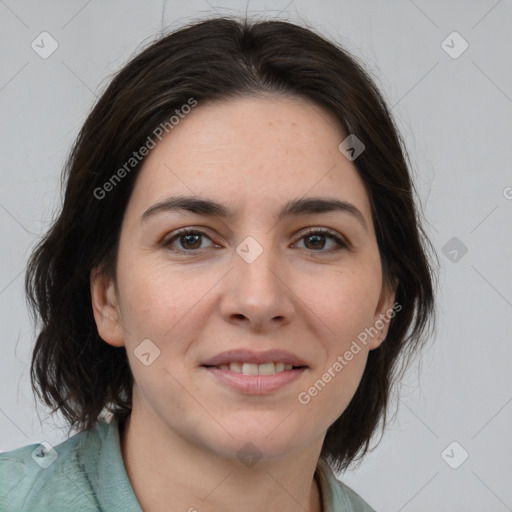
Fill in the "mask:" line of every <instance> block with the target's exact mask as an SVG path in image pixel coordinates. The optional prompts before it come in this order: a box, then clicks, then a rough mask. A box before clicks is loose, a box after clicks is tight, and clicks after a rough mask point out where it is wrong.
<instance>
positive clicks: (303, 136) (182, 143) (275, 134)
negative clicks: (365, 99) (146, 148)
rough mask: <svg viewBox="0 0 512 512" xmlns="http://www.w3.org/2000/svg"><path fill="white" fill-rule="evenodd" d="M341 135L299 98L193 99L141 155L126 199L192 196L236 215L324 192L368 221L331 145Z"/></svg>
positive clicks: (356, 182)
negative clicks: (169, 128) (348, 204)
mask: <svg viewBox="0 0 512 512" xmlns="http://www.w3.org/2000/svg"><path fill="white" fill-rule="evenodd" d="M345 137H346V133H345V132H344V130H343V129H342V127H341V125H340V123H339V122H338V121H337V119H336V118H335V117H334V115H333V114H331V113H330V112H329V111H327V110H326V109H324V108H322V107H320V106H318V105H316V104H314V103H312V102H310V101H307V100H304V99H302V98H299V97H264V98H263V97H244V98H236V99H230V100H224V101H218V102H214V103H205V104H201V103H199V104H198V106H196V107H195V108H194V109H193V110H192V112H191V113H190V114H188V115H187V116H185V117H184V118H182V119H181V120H180V122H179V123H178V124H177V125H175V126H174V128H173V129H172V131H170V133H169V134H168V135H166V136H165V137H164V138H163V140H162V141H161V142H159V143H158V144H157V145H156V147H155V148H154V149H152V150H151V152H150V153H149V154H148V156H147V157H146V159H145V161H144V163H143V166H142V168H141V170H140V173H139V176H138V178H137V184H136V186H135V189H134V192H133V197H132V200H131V203H132V206H133V207H135V208H136V209H137V210H138V211H140V210H142V209H146V208H148V207H149V206H151V205H152V204H154V203H156V202H158V201H162V200H164V199H165V198H167V197H169V196H172V195H179V194H186V195H195V194H197V195H198V196H207V197H209V198H211V199H215V200H216V201H218V202H220V203H223V204H226V205H227V206H228V207H229V209H230V210H231V211H232V212H234V213H236V214H241V215H242V214H243V212H244V211H247V209H251V208H258V209H260V210H262V212H263V210H264V211H265V212H270V213H271V212H272V211H273V210H274V209H275V211H276V212H277V211H278V209H279V210H281V208H282V205H283V204H285V203H287V202H289V201H290V199H297V198H300V197H305V196H324V197H325V196H326V195H327V196H329V197H332V198H337V199H341V200H345V201H350V202H351V203H353V204H355V206H356V207H357V208H358V209H360V210H361V211H362V212H363V215H364V216H365V218H367V220H369V219H370V218H371V212H370V205H369V201H368V198H367V194H366V190H365V187H364V185H363V183H362V181H361V179H360V178H359V175H358V173H357V170H356V167H355V165H354V163H353V162H350V161H349V160H347V159H346V158H345V157H344V156H343V155H342V153H341V152H340V151H339V149H338V146H339V144H340V143H341V141H342V140H344V138H345ZM134 205H135V206H134Z"/></svg>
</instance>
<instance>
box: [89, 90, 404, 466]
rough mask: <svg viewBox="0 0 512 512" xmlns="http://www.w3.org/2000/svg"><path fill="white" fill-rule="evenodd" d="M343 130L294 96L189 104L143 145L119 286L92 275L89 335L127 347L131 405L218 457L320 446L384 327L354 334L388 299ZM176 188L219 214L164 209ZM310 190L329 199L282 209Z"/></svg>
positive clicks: (281, 452) (369, 218)
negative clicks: (249, 447) (149, 145)
mask: <svg viewBox="0 0 512 512" xmlns="http://www.w3.org/2000/svg"><path fill="white" fill-rule="evenodd" d="M346 136H347V134H345V133H344V132H343V130H342V129H341V128H340V126H338V124H337V123H336V120H335V119H334V117H332V115H331V114H330V113H329V112H327V111H324V110H323V109H321V108H320V107H318V106H317V105H314V104H312V103H309V102H307V101H306V100H304V99H301V98H282V97H279V98H276V97H272V98H243V99H233V100H229V101H223V102H218V103H210V104H199V105H198V106H197V107H196V108H195V109H194V110H193V111H192V112H191V113H190V114H189V115H188V116H187V117H185V118H184V119H182V120H181V121H180V123H179V124H178V125H177V126H175V127H174V128H173V130H172V131H171V132H170V133H169V135H168V136H167V137H166V138H164V139H163V140H162V142H160V143H158V145H157V146H156V147H155V148H154V149H152V150H151V152H150V154H149V155H148V156H147V157H146V159H145V161H144V164H143V166H142V169H141V171H140V173H139V175H138V177H137V181H136V183H135V187H134V190H133V193H132V196H131V198H130V200H129V204H128V206H127V209H126V212H125V216H124V220H123V224H122V229H121V236H120V243H119V253H118V261H117V274H116V281H115V282H114V281H113V280H109V279H108V278H105V277H101V276H100V277H98V274H96V273H95V272H93V273H92V274H91V284H92V292H93V306H94V313H95V318H96V323H97V325H98V331H99V333H100V336H101V337H102V338H103V339H104V340H105V341H106V342H107V343H110V344H112V345H116V346H123V345H124V346H125V347H126V351H127V355H128V359H129V363H130V366H131V369H132V372H133V375H134V379H135V386H134V396H133V401H134V405H133V406H134V411H135V410H136V409H137V410H138V411H139V412H142V413H143V415H144V417H152V418H158V420H159V421H161V422H162V423H163V424H164V425H166V426H167V427H168V428H169V429H170V430H171V431H172V432H173V433H175V434H176V435H178V436H180V437H181V438H183V439H186V440H187V441H189V442H191V443H193V444H194V445H195V446H198V447H200V448H202V449H205V450H209V451H212V452H215V453H217V454H218V455H221V456H225V457H236V453H237V451H238V450H240V448H241V447H242V446H244V445H245V444H246V443H247V442H251V443H252V444H254V445H255V446H256V447H257V448H258V449H259V450H260V451H261V452H262V454H263V456H265V457H269V458H272V457H282V456H285V455H286V454H288V453H291V452H293V451H294V450H297V449H301V448H302V449H307V447H308V446H313V445H314V446H316V447H317V448H318V447H319V446H320V445H321V442H322V440H323V437H324V436H325V433H326V430H327V428H328V427H329V426H330V425H331V424H332V423H333V422H334V421H335V420H336V419H337V418H338V417H339V416H340V414H341V413H342V412H343V411H344V410H345V408H346V407H347V405H348V403H349V401H350V399H351V398H352V396H353V395H354V393H355V391H356V389H357V386H358V384H359V382H360V379H361V376H362V373H363V370H364V367H365V363H366V359H367V356H368V352H369V350H373V349H376V348H377V347H378V346H379V343H380V341H379V339H378V338H383V337H385V334H386V330H385V329H386V327H387V325H385V326H384V333H381V332H380V330H379V332H378V335H375V336H369V337H368V335H367V339H366V340H365V342H364V343H363V342H361V341H360V340H361V333H362V332H364V331H365V329H366V328H370V327H372V326H374V325H375V323H376V321H377V320H379V319H380V318H382V316H380V315H382V314H384V315H386V312H387V311H389V309H390V308H391V306H392V304H393V299H394V295H393V293H391V292H388V291H387V289H386V288H384V287H383V286H382V270H381V263H380V258H379V250H378V246H377V241H376V237H375V232H374V227H373V220H372V215H371V209H370V203H369V199H368V196H367V193H366V191H365V188H364V186H363V183H362V181H361V179H360V178H359V177H358V174H357V171H356V168H355V166H354V164H353V162H351V161H349V160H348V159H347V158H345V156H344V155H343V154H342V153H341V152H340V151H339V149H338V146H339V144H340V143H341V142H342V141H343V140H344V139H345V138H346ZM112 193H115V192H112ZM178 196H193V199H195V200H204V201H214V202H215V203H219V204H220V205H221V206H222V207H223V208H224V209H225V210H226V212H227V215H225V216H224V215H222V216H220V215H218V213H219V211H217V210H216V211H213V213H214V214H212V212H210V211H209V209H208V208H203V209H198V208H176V207H174V208H173V207H172V205H171V204H170V200H172V199H173V198H177V197H178ZM312 198H315V199H321V200H324V201H338V202H339V203H340V204H341V205H342V207H341V208H336V209H333V208H332V206H331V207H328V208H325V209H324V211H318V208H317V211H315V209H314V208H309V209H307V208H306V209H305V208H300V206H301V204H296V205H295V208H294V209H293V208H292V209H290V208H288V211H287V212H284V213H285V214H283V215H280V214H281V213H283V210H284V208H285V207H286V206H289V205H290V203H291V202H293V201H297V200H301V201H307V200H309V199H312ZM302 206H304V203H302ZM191 210H193V211H191ZM184 228H186V229H187V230H189V233H188V234H187V233H185V234H183V233H180V231H182V230H183V229H184ZM326 231H327V232H326ZM380 325H382V323H381V324H379V326H380ZM358 336H359V338H358ZM363 337H364V336H363ZM358 340H359V341H358ZM354 341H356V343H357V346H358V348H359V350H358V351H357V349H355V348H354ZM241 351H243V352H241ZM270 351H272V352H270ZM267 352H268V353H267ZM347 352H352V357H351V358H349V356H348V355H347ZM340 358H341V359H340ZM341 361H343V362H341ZM258 362H259V363H277V364H274V365H271V364H261V366H256V363H258ZM244 363H245V364H244ZM336 363H338V364H336ZM283 365H286V366H284V371H283ZM288 365H291V366H292V368H291V369H289V368H290V366H288ZM340 366H341V369H340ZM241 370H242V371H243V372H244V373H242V374H241V373H239V372H240V371H241ZM273 372H276V373H274V374H273V375H272V373H273ZM246 373H249V374H250V375H245V374H246ZM255 373H258V374H259V375H254V374H255ZM267 374H268V375H267ZM326 375H327V376H326ZM329 376H330V378H329ZM319 380H320V381H321V383H320V382H319ZM315 383H316V386H315ZM315 390H316V392H315Z"/></svg>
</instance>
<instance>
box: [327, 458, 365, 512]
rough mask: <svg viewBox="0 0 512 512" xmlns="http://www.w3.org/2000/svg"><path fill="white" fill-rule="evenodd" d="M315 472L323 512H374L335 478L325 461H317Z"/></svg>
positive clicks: (357, 495)
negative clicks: (317, 477) (320, 493)
mask: <svg viewBox="0 0 512 512" xmlns="http://www.w3.org/2000/svg"><path fill="white" fill-rule="evenodd" d="M317 472H318V476H319V482H320V487H321V492H322V499H323V505H324V508H323V512H375V510H374V509H373V508H372V507H371V506H370V505H369V504H368V503H366V501H364V500H363V498H361V496H359V494H357V493H356V492H355V491H353V490H352V489H351V488H350V487H348V485H346V484H344V483H343V482H341V481H340V480H338V479H337V478H336V475H335V474H334V472H333V470H332V468H331V466H330V465H329V463H328V462H327V461H326V460H325V459H323V458H320V459H319V461H318V465H317Z"/></svg>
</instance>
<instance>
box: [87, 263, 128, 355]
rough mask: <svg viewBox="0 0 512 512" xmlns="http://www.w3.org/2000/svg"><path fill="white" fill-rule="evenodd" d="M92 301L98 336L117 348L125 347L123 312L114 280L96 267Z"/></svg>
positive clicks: (91, 278) (93, 276)
mask: <svg viewBox="0 0 512 512" xmlns="http://www.w3.org/2000/svg"><path fill="white" fill-rule="evenodd" d="M90 284H91V300H92V309H93V313H94V319H95V320H96V327H97V328H98V334H99V335H100V337H101V338H102V339H103V340H104V341H106V342H107V343H108V344H110V345H113V346H115V347H121V346H123V345H124V334H123V326H122V321H121V320H122V318H121V312H120V309H119V301H118V298H117V292H116V287H115V282H114V279H113V278H111V277H109V276H107V275H106V274H105V273H104V272H103V271H102V269H100V268H99V267H95V268H93V269H92V270H91V273H90Z"/></svg>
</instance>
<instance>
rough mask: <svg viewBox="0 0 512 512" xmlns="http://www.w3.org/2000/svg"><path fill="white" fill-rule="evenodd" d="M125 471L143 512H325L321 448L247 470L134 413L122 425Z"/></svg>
mask: <svg viewBox="0 0 512 512" xmlns="http://www.w3.org/2000/svg"><path fill="white" fill-rule="evenodd" d="M120 437H121V450H122V455H123V459H124V464H125V467H126V471H127V474H128V477H129V479H130V482H131V484H132V487H133V489H134V492H135V495H136V496H137V499H138V501H139V503H140V505H141V508H142V509H143V510H144V512H160V511H162V512H163V511H165V512H169V511H171V512H174V511H180V512H182V511H188V512H209V511H212V512H213V511H214V510H223V511H225V512H231V511H233V512H234V511H235V510H236V511H237V512H239V511H240V510H244V512H257V511H258V512H259V511H261V510H269V511H273V510H276V511H277V510H279V511H280V512H295V511H297V510H304V511H306V512H322V501H321V494H320V489H319V485H318V482H317V481H316V478H314V476H315V468H316V464H317V461H318V454H319V450H316V451H312V450H311V449H309V450H306V451H300V450H297V451H296V452H294V454H292V455H290V456H289V457H286V458H280V459H277V460H272V461H268V460H266V461H264V460H260V461H258V462H257V463H256V464H255V465H254V466H251V467H246V466H244V465H243V464H242V463H241V462H240V461H239V460H238V459H229V458H225V457H222V456H220V455H219V454H217V453H213V452H211V451H209V450H207V449H205V448H202V447H199V446H197V445H195V444H192V443H190V442H189V441H187V440H184V439H183V438H181V437H179V436H178V435H177V434H176V433H174V432H173V431H172V430H171V429H169V427H167V426H166V425H165V424H163V423H162V422H161V421H157V420H156V418H153V419H152V421H147V416H144V418H141V417H140V415H138V414H137V413H136V411H135V409H134V411H133V412H132V414H131V416H130V417H129V418H128V419H127V420H126V422H125V424H124V425H120Z"/></svg>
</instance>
